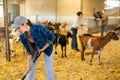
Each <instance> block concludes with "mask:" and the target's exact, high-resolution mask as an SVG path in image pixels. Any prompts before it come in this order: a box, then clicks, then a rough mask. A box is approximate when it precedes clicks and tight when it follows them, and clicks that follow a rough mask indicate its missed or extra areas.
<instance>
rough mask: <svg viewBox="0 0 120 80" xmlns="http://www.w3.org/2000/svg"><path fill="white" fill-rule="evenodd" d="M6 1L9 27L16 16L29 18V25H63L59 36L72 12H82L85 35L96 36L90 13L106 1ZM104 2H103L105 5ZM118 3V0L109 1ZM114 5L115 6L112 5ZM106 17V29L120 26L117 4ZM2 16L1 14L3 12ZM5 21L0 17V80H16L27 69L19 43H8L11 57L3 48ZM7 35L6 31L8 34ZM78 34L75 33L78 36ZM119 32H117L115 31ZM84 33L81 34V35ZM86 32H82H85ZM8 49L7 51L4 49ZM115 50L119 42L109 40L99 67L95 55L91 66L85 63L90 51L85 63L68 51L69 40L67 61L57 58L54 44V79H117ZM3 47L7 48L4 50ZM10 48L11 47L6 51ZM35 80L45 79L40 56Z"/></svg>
mask: <svg viewBox="0 0 120 80" xmlns="http://www.w3.org/2000/svg"><path fill="white" fill-rule="evenodd" d="M4 1H7V5H6V6H7V8H8V13H6V15H8V17H7V20H8V23H9V25H7V27H8V28H10V26H11V25H12V23H11V22H12V21H13V20H14V18H15V17H16V16H18V15H22V16H25V17H27V18H28V19H30V20H31V21H32V22H33V23H42V22H45V21H51V22H52V23H64V22H65V23H67V25H66V27H65V28H63V27H60V30H61V31H60V32H61V34H66V30H67V31H69V30H70V27H71V25H72V23H73V21H74V19H75V18H76V12H77V11H82V12H83V13H84V24H85V27H86V28H87V29H86V30H87V33H90V34H92V35H95V36H100V26H101V22H99V23H98V24H97V25H96V22H95V21H94V17H93V13H94V12H95V11H97V10H101V9H103V8H108V7H106V6H105V5H107V2H109V0H92V3H91V0H75V1H72V0H64V1H63V0H51V1H50V0H46V1H44V0H34V1H31V0H4ZM105 1H106V2H105ZM110 1H113V2H114V1H116V2H117V1H118V2H117V3H120V1H119V0H110ZM3 4H5V3H4V2H3V0H1V1H0V6H1V7H2V9H4V8H3ZM116 5H117V4H116ZM107 13H108V15H109V24H108V25H109V26H110V27H109V30H113V29H115V28H116V27H119V24H120V5H119V6H118V7H116V6H115V7H114V8H110V9H108V10H107ZM4 14H5V13H4ZM4 20H5V18H4V17H3V16H1V17H0V37H1V38H0V80H20V79H21V77H22V76H23V74H24V73H25V72H26V70H27V57H26V54H25V49H24V48H23V45H22V44H21V42H17V43H16V42H15V43H14V44H12V45H11V44H9V45H10V47H11V46H13V45H14V47H15V55H14V53H13V52H12V50H10V52H9V51H6V50H7V49H9V48H10V47H9V46H6V42H8V41H6V40H7V39H6V33H5V32H6V26H5V23H4ZM9 32H11V30H10V29H8V33H7V34H8V35H9V34H10V33H9ZM81 32H83V31H79V33H78V36H79V34H82V33H81ZM118 32H119V30H118ZM83 33H84V32H83ZM85 33H86V31H85ZM78 46H79V49H80V50H81V44H80V41H79V38H78ZM7 47H8V48H7ZM119 47H120V40H118V41H114V40H111V41H110V42H109V43H108V44H107V45H106V46H105V47H104V49H103V51H102V54H101V61H102V65H98V64H97V54H96V55H95V56H94V59H93V65H90V64H89V60H90V57H91V55H90V54H89V52H90V50H89V49H87V50H86V51H85V52H86V53H85V58H86V61H81V59H80V58H81V51H79V52H77V51H74V50H72V49H71V38H69V43H68V44H67V50H66V51H67V58H62V57H61V54H62V52H61V48H60V45H58V47H57V49H56V51H57V52H58V53H57V54H54V74H55V80H119V78H120V65H119V63H120V60H119V58H120V57H119V56H120V54H119V52H120V50H119ZM6 48H7V49H6ZM10 49H11V48H10ZM6 53H7V54H10V59H11V60H10V61H9V60H8V59H6V58H7V57H6V56H7V55H6ZM35 80H46V73H45V66H44V56H43V54H42V55H41V56H40V59H39V62H38V65H37V69H36V76H35Z"/></svg>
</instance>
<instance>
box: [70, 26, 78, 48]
mask: <svg viewBox="0 0 120 80" xmlns="http://www.w3.org/2000/svg"><path fill="white" fill-rule="evenodd" d="M71 30H72V32H73V37H72V44H71V47H72V49H78V44H77V31H78V29H76V28H73V27H72V28H71Z"/></svg>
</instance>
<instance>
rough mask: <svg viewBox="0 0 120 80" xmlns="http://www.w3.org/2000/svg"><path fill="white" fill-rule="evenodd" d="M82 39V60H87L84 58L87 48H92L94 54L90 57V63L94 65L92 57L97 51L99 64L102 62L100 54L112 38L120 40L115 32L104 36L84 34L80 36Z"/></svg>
mask: <svg viewBox="0 0 120 80" xmlns="http://www.w3.org/2000/svg"><path fill="white" fill-rule="evenodd" d="M79 38H80V41H81V46H82V51H81V60H82V61H85V58H84V51H85V49H86V47H87V48H89V49H91V50H92V55H91V59H90V65H92V59H93V56H94V54H95V53H98V64H101V62H100V54H101V51H102V49H103V47H104V46H105V45H106V44H107V43H108V42H109V41H110V40H111V39H113V40H119V38H118V36H117V35H116V33H115V32H109V33H107V35H106V36H104V37H103V38H101V37H97V36H92V35H90V34H84V35H83V36H82V37H79Z"/></svg>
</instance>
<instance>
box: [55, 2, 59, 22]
mask: <svg viewBox="0 0 120 80" xmlns="http://www.w3.org/2000/svg"><path fill="white" fill-rule="evenodd" d="M55 6H56V9H55V17H56V18H55V20H56V21H55V22H56V23H57V22H58V20H57V17H58V16H57V0H56V3H55Z"/></svg>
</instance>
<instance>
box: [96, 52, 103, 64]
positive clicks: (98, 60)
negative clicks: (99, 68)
mask: <svg viewBox="0 0 120 80" xmlns="http://www.w3.org/2000/svg"><path fill="white" fill-rule="evenodd" d="M97 52H98V65H100V64H102V63H101V62H100V54H101V51H100V50H98V51H97Z"/></svg>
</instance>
